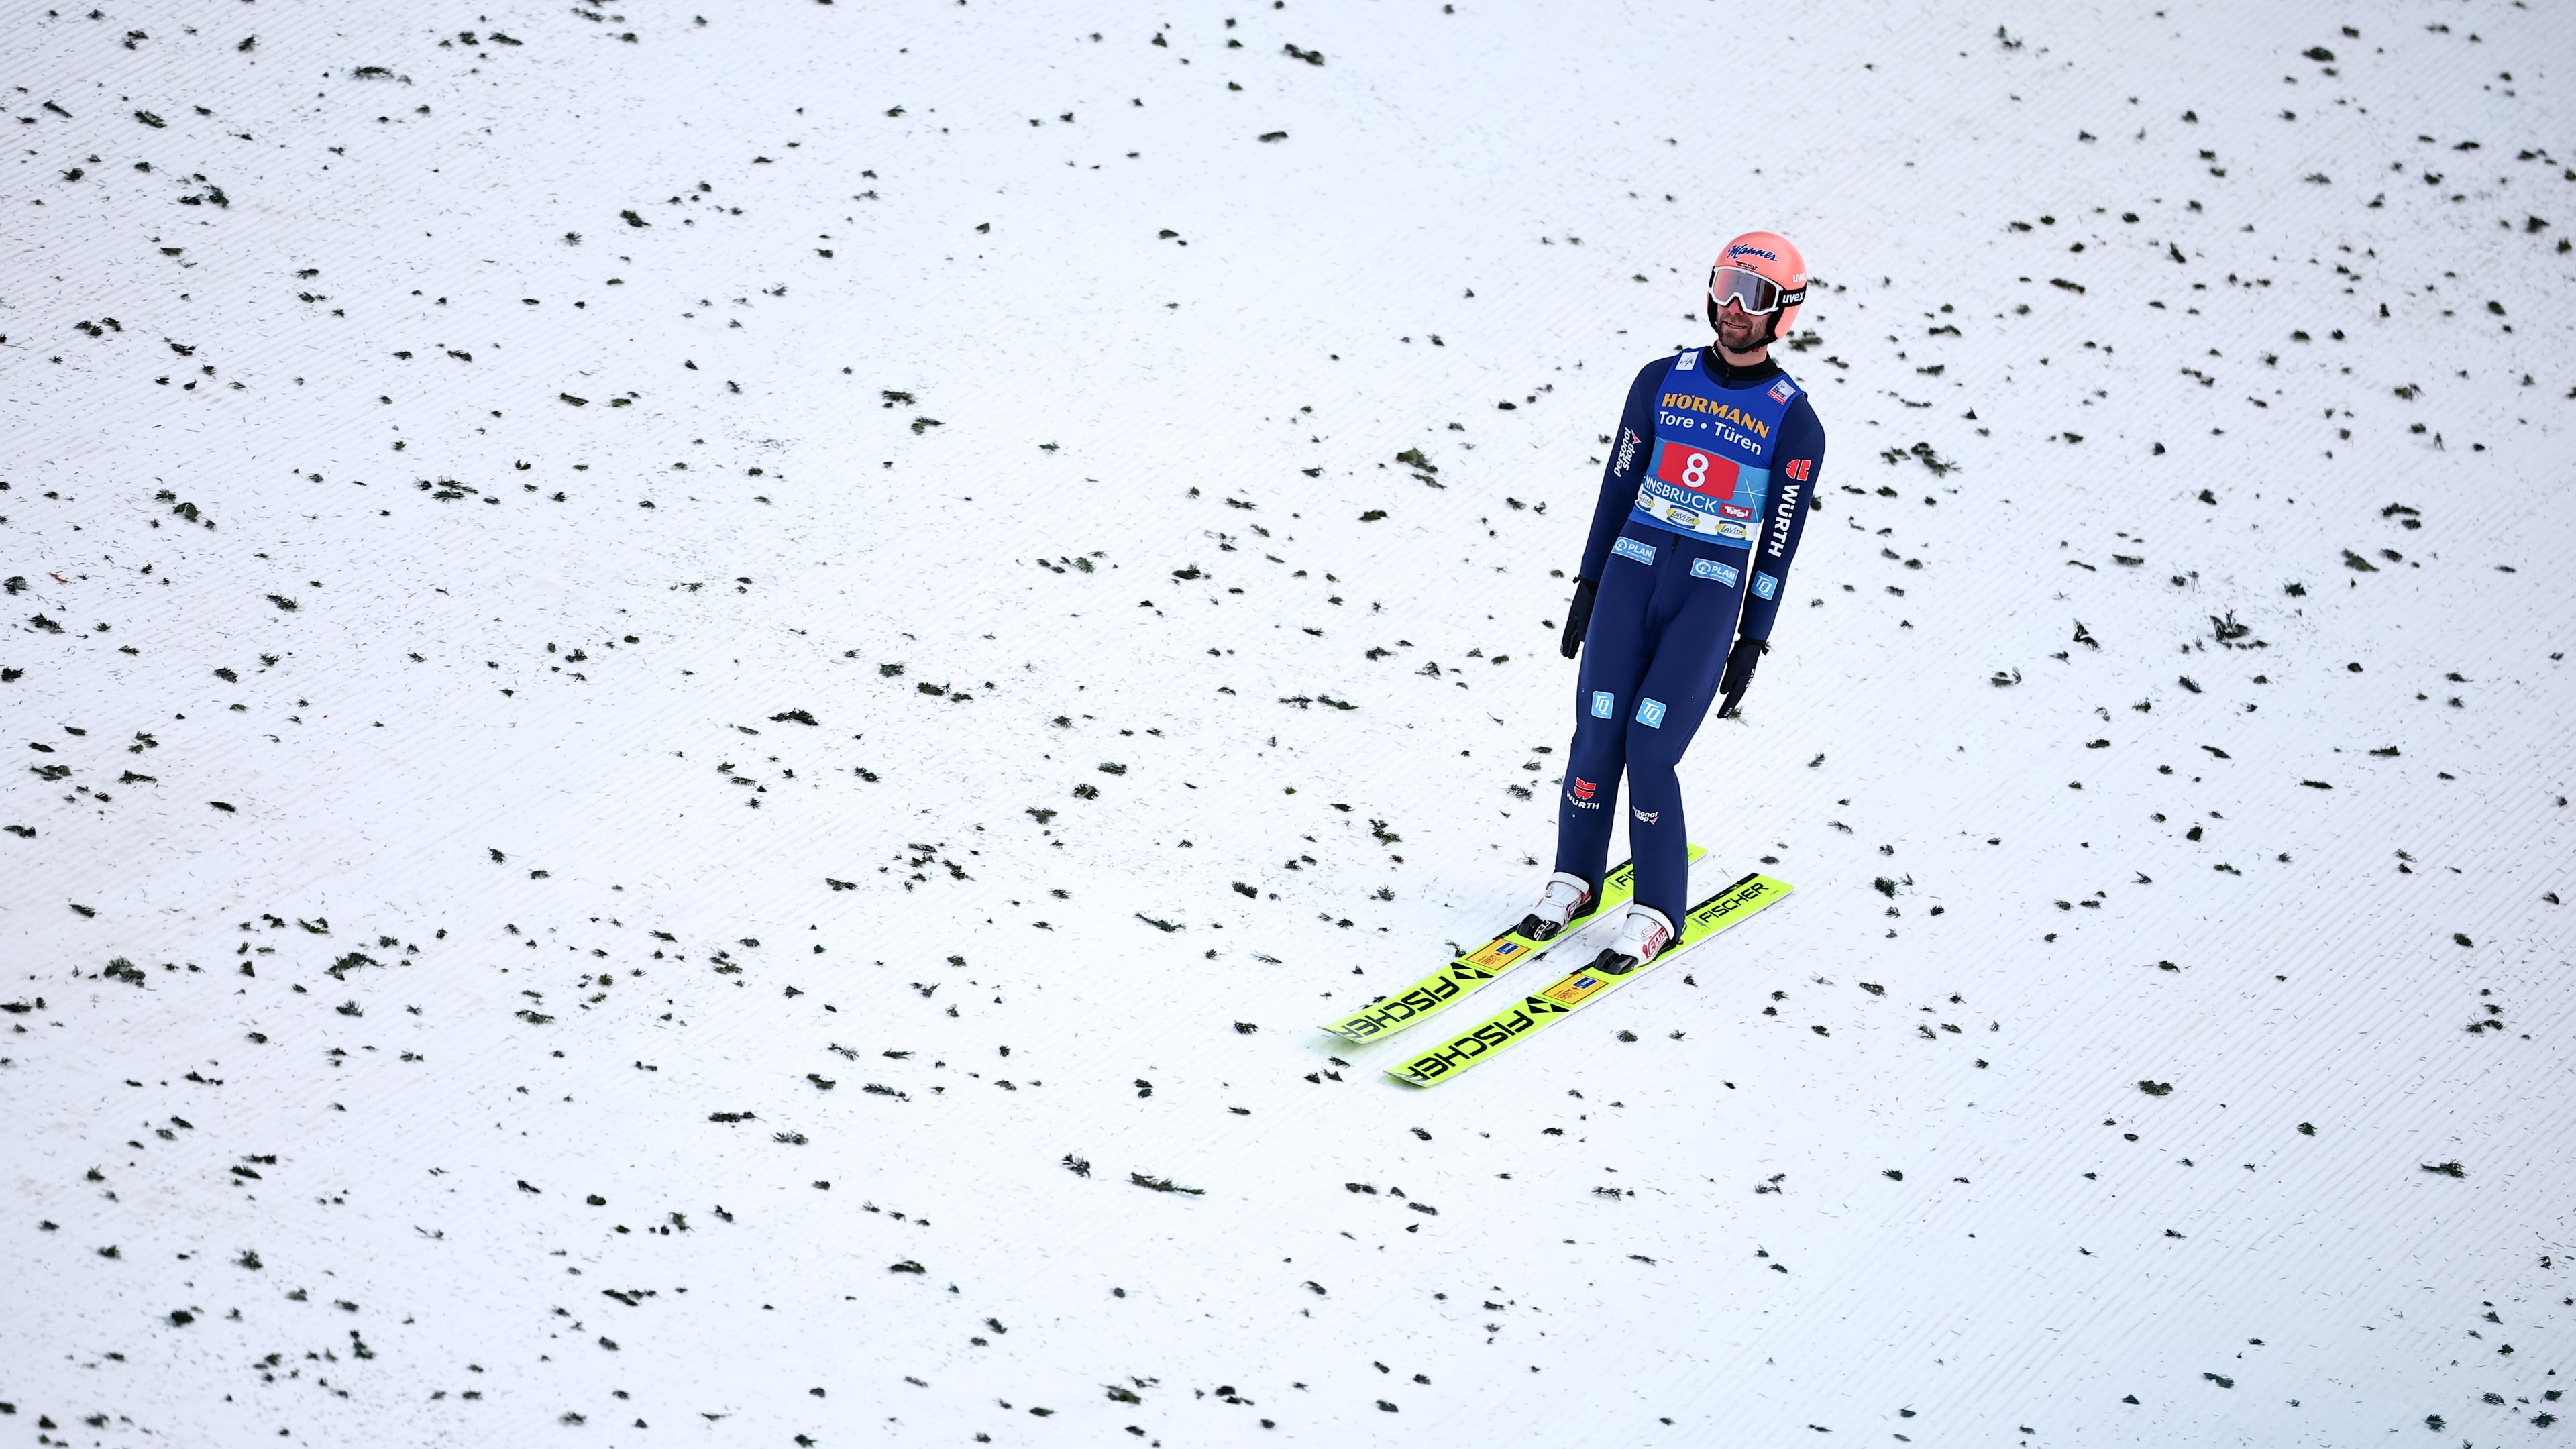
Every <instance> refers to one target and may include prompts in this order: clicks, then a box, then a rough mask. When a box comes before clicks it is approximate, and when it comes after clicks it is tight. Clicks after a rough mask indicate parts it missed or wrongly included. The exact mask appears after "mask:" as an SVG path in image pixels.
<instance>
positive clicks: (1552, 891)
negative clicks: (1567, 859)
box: [1517, 870, 1593, 941]
mask: <svg viewBox="0 0 2576 1449" xmlns="http://www.w3.org/2000/svg"><path fill="white" fill-rule="evenodd" d="M1592 909H1593V902H1592V887H1591V885H1590V884H1589V883H1588V882H1586V881H1585V880H1584V879H1583V877H1581V876H1579V875H1574V874H1572V873H1570V872H1567V871H1562V870H1560V871H1558V872H1557V873H1556V874H1554V875H1552V876H1549V877H1548V878H1547V886H1546V888H1545V889H1544V890H1542V891H1541V892H1540V893H1539V898H1538V909H1537V910H1534V911H1532V912H1530V913H1529V914H1528V915H1526V916H1523V917H1521V923H1520V925H1519V927H1517V929H1518V930H1519V932H1520V934H1521V935H1523V936H1526V937H1528V938H1529V939H1530V940H1533V941H1552V940H1554V939H1556V937H1557V936H1558V934H1559V933H1561V932H1563V931H1564V930H1565V928H1566V927H1567V926H1569V925H1571V924H1573V923H1574V922H1576V921H1580V920H1585V919H1588V918H1589V917H1590V916H1591V914H1592Z"/></svg>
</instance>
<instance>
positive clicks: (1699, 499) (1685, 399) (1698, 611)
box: [1520, 231, 1825, 975]
mask: <svg viewBox="0 0 2576 1449" xmlns="http://www.w3.org/2000/svg"><path fill="white" fill-rule="evenodd" d="M1806 295H1807V266H1806V262H1805V260H1804V259H1803V258H1802V257H1800V256H1799V254H1798V249H1797V248H1796V247H1794V246H1791V245H1790V244H1789V242H1788V239H1787V238H1785V237H1782V236H1779V235H1776V234H1774V233H1772V232H1767V231H1757V232H1747V233H1745V234H1744V235H1743V236H1739V237H1737V238H1736V239H1735V240H1733V241H1731V242H1728V243H1727V244H1726V248H1725V250H1724V251H1722V252H1720V253H1719V254H1718V258H1717V264H1716V265H1715V266H1714V267H1713V268H1711V269H1710V272H1709V288H1708V318H1709V324H1710V325H1711V326H1712V327H1714V328H1716V329H1717V341H1716V343H1715V344H1714V345H1712V346H1708V347H1701V348H1694V349H1691V350H1689V351H1685V352H1682V353H1680V354H1678V355H1677V356H1673V357H1669V358H1657V359H1655V360H1654V361H1653V362H1650V363H1648V364H1646V367H1645V369H1644V370H1643V371H1641V372H1639V373H1638V374H1637V380H1636V382H1635V383H1634V384H1632V385H1631V386H1630V387H1629V389H1628V405H1627V408H1626V410H1625V412H1623V413H1622V414H1621V416H1620V419H1619V431H1618V434H1617V437H1616V439H1615V440H1614V442H1613V444H1612V447H1611V452H1610V461H1609V464H1608V466H1607V467H1606V468H1605V469H1604V470H1603V472H1602V475H1601V499H1600V502H1599V503H1598V504H1597V505H1596V506H1595V507H1594V509H1593V512H1592V532H1591V536H1590V538H1589V539H1588V540H1587V541H1586V543H1585V545H1584V549H1583V565H1582V567H1581V568H1580V569H1579V570H1578V571H1577V572H1576V575H1575V586H1574V600H1573V603H1572V605H1571V606H1570V607H1569V608H1568V610H1567V613H1566V619H1565V637H1564V641H1563V652H1564V654H1565V657H1566V658H1568V659H1572V658H1574V657H1575V656H1576V653H1577V651H1579V650H1580V651H1581V652H1582V659H1583V664H1582V669H1581V673H1580V676H1579V678H1578V680H1577V683H1576V689H1575V725H1574V743H1573V745H1572V747H1571V748H1570V749H1568V751H1567V752H1566V753H1567V758H1566V769H1565V789H1564V793H1563V795H1562V797H1561V798H1560V799H1559V801H1558V805H1557V830H1556V840H1557V844H1556V873H1555V874H1554V875H1553V876H1551V877H1549V879H1548V882H1547V885H1546V887H1545V889H1544V890H1543V892H1542V893H1541V895H1540V899H1539V904H1538V908H1537V909H1536V910H1535V911H1533V912H1532V913H1531V914H1530V915H1529V917H1528V918H1527V919H1526V920H1524V921H1523V922H1522V923H1521V927H1520V931H1521V934H1523V935H1525V936H1529V937H1532V938H1534V939H1540V940H1544V939H1548V938H1550V937H1553V936H1555V935H1557V934H1558V933H1559V932H1561V931H1563V930H1564V929H1565V927H1566V926H1567V925H1568V924H1569V923H1571V922H1574V921H1577V920H1580V919H1582V918H1583V917H1585V916H1588V915H1589V914H1591V912H1592V911H1593V910H1594V909H1595V902H1596V901H1597V900H1598V898H1599V893H1600V882H1601V878H1602V870H1603V867H1604V865H1605V864H1606V863H1607V860H1608V857H1609V849H1610V827H1611V825H1612V824H1613V823H1614V822H1613V817H1612V815H1611V809H1612V806H1613V802H1615V801H1616V800H1617V798H1618V793H1619V780H1620V777H1621V775H1622V774H1623V773H1624V774H1625V775H1626V777H1627V781H1628V815H1629V824H1628V841H1629V848H1630V853H1631V855H1632V856H1633V857H1634V858H1635V861H1636V894H1635V897H1634V900H1633V901H1632V902H1631V904H1630V905H1629V907H1628V915H1627V919H1626V921H1625V922H1624V923H1623V925H1622V928H1621V930H1620V933H1619V936H1618V938H1617V940H1616V941H1615V942H1614V943H1613V944H1612V945H1610V946H1609V947H1608V948H1607V949H1605V950H1603V951H1602V953H1601V954H1600V956H1599V957H1598V958H1597V959H1596V960H1594V961H1593V962H1592V963H1591V969H1593V970H1596V971H1602V972H1607V973H1609V974H1612V975H1621V974H1625V973H1627V972H1630V971H1634V970H1635V969H1637V968H1638V967H1639V966H1641V965H1644V964H1645V963H1646V962H1648V961H1651V960H1653V959H1654V958H1655V957H1656V956H1657V955H1658V954H1660V953H1662V952H1663V951H1665V950H1667V949H1669V948H1670V947H1671V946H1672V945H1674V944H1675V943H1676V941H1677V939H1678V931H1679V925H1678V923H1679V922H1680V921H1681V920H1682V919H1683V916H1684V914H1685V912H1686V911H1687V909H1688V908H1689V906H1690V904H1691V902H1690V899H1689V890H1690V879H1689V873H1690V863H1689V855H1688V850H1689V846H1688V845H1687V843H1686V841H1685V838H1684V835H1683V827H1682V797H1681V781H1680V778H1679V777H1678V775H1677V774H1676V773H1675V767H1676V766H1677V765H1678V764H1679V763H1680V762H1681V757H1682V752H1683V751H1684V750H1686V749H1688V748H1689V747H1690V742H1691V736H1692V735H1693V733H1695V732H1696V731H1697V730H1698V729H1699V724H1700V720H1701V719H1702V718H1703V717H1704V716H1705V715H1706V714H1707V712H1708V708H1709V706H1710V705H1711V704H1712V703H1717V702H1718V701H1719V700H1720V698H1721V697H1723V704H1722V706H1721V708H1720V709H1719V716H1720V717H1721V718H1724V717H1725V716H1727V715H1731V714H1733V713H1734V712H1735V707H1736V703H1737V701H1738V700H1740V699H1741V698H1742V697H1743V694H1744V690H1745V686H1747V685H1748V684H1750V683H1751V682H1752V680H1753V666H1754V664H1755V663H1756V662H1757V661H1759V660H1760V658H1761V656H1762V655H1763V653H1764V652H1765V651H1766V650H1767V649H1768V648H1769V647H1770V645H1769V642H1768V641H1769V640H1770V637H1771V624H1772V620H1773V618H1774V617H1775V616H1776V615H1777V614H1778V612H1779V608H1780V598H1781V590H1782V589H1783V588H1784V587H1785V586H1786V583H1787V579H1788V575H1789V562H1790V560H1791V558H1792V557H1794V556H1795V555H1796V553H1797V551H1798V539H1799V536H1800V535H1801V534H1802V533H1803V532H1805V529H1806V523H1807V509H1808V499H1809V496H1810V495H1811V494H1812V493H1813V492H1814V490H1815V487H1816V475H1817V470H1818V469H1819V468H1820V467H1822V465H1823V463H1824V456H1825V432H1824V427H1823V425H1822V424H1820V423H1819V422H1817V420H1816V413H1815V409H1814V408H1812V407H1810V406H1809V405H1808V403H1807V395H1806V392H1805V390H1804V389H1802V388H1800V387H1799V386H1798V383H1797V380H1796V379H1794V378H1792V377H1790V376H1789V374H1787V373H1786V372H1783V371H1781V370H1780V366H1779V364H1777V363H1775V362H1773V361H1772V360H1771V358H1770V354H1769V348H1770V345H1771V344H1772V343H1773V342H1775V341H1777V340H1778V339H1779V338H1780V336H1781V335H1782V334H1783V333H1785V332H1787V331H1788V330H1789V327H1790V324H1791V322H1792V321H1793V320H1794V319H1795V318H1796V317H1797V315H1798V304H1799V303H1801V302H1803V301H1804V300H1805V299H1806ZM1586 643H1589V644H1590V645H1591V648H1590V649H1588V650H1585V649H1583V645H1585V644H1586Z"/></svg>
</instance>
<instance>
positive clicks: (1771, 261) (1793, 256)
mask: <svg viewBox="0 0 2576 1449" xmlns="http://www.w3.org/2000/svg"><path fill="white" fill-rule="evenodd" d="M1730 299H1732V300H1733V301H1734V303H1735V304H1736V305H1737V306H1739V307H1741V308H1743V309H1744V310H1745V311H1747V312H1751V313H1754V314H1755V315H1757V316H1758V315H1762V314H1765V313H1767V314H1769V315H1770V318H1771V322H1770V326H1769V328H1768V330H1767V332H1766V334H1765V335H1764V336H1763V337H1762V339H1761V344H1760V345H1762V346H1765V347H1767V346H1769V345H1770V344H1772V343H1773V342H1776V341H1778V340H1779V338H1780V334H1781V333H1783V332H1786V331H1788V330H1789V326H1790V324H1791V323H1792V322H1794V321H1796V320H1797V316H1798V304H1799V303H1801V302H1804V301H1806V300H1807V259H1806V258H1805V257H1802V256H1800V255H1799V254H1798V249H1797V248H1796V247H1794V246H1792V245H1790V244H1789V239H1788V238H1787V237H1784V236H1782V235H1780V234H1779V233H1778V232H1771V231H1748V232H1746V233H1745V234H1744V235H1742V236H1740V237H1737V238H1736V239H1735V240H1733V241H1731V242H1728V243H1727V244H1726V247H1725V249H1724V250H1722V251H1720V252H1719V253H1718V254H1717V263H1716V265H1714V266H1712V267H1710V268H1709V271H1708V324H1709V325H1710V326H1711V327H1714V326H1716V325H1717V314H1718V309H1720V308H1722V307H1724V306H1725V305H1726V304H1727V302H1728V301H1729V300H1730Z"/></svg>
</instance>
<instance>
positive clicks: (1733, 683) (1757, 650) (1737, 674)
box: [1717, 639, 1771, 719]
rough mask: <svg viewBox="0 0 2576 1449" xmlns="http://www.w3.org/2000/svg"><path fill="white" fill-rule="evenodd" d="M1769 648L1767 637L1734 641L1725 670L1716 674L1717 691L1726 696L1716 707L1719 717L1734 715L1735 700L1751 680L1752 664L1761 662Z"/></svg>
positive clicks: (1740, 695)
mask: <svg viewBox="0 0 2576 1449" xmlns="http://www.w3.org/2000/svg"><path fill="white" fill-rule="evenodd" d="M1770 649H1771V641H1769V640H1767V639H1738V640H1736V641H1735V647H1734V648H1733V649H1731V650H1729V651H1728V652H1727V656H1726V672H1725V673H1724V674H1722V675H1720V676H1718V681H1717V689H1718V692H1719V693H1720V694H1723V695H1725V696H1726V702H1725V703H1723V704H1721V705H1719V706H1718V707H1717V717H1718V718H1719V719H1730V718H1733V717H1734V714H1735V706H1736V702H1737V701H1739V700H1741V699H1743V698H1744V687H1745V686H1746V685H1748V684H1751V683H1752V682H1753V666H1754V665H1756V664H1759V663H1761V662H1762V656H1763V655H1764V654H1766V653H1769V652H1770Z"/></svg>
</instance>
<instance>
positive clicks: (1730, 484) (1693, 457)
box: [1655, 443, 1738, 498]
mask: <svg viewBox="0 0 2576 1449" xmlns="http://www.w3.org/2000/svg"><path fill="white" fill-rule="evenodd" d="M1737 471H1738V469H1737V466H1736V464H1735V463H1734V462H1733V461H1732V460H1730V459H1726V458H1721V457H1717V456H1715V455H1713V454H1710V453H1707V452H1704V451H1702V450H1700V449H1698V448H1691V447H1685V446H1682V445H1680V444H1676V443H1667V444H1665V445H1664V447H1663V450H1662V452H1661V453H1660V454H1659V455H1658V456H1657V457H1656V459H1655V476H1656V477H1658V478H1661V479H1662V480H1663V481H1665V482H1667V483H1670V484H1673V485H1675V486H1676V487H1680V488H1686V489H1688V490H1690V491H1691V492H1693V493H1699V494H1705V495H1708V496H1711V497H1717V498H1726V497H1731V496H1733V494H1734V492H1735V479H1736V473H1737Z"/></svg>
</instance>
